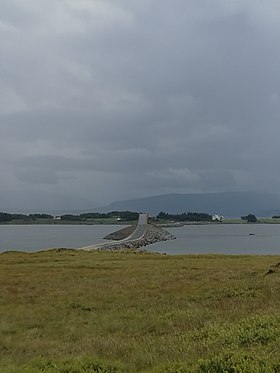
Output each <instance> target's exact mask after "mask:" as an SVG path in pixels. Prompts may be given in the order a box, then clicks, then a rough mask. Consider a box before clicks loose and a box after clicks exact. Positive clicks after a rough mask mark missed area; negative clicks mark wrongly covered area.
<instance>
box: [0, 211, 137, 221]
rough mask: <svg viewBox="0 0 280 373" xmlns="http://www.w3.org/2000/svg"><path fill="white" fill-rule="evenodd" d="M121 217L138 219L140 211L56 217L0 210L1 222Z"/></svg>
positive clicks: (130, 219) (127, 219)
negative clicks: (10, 212)
mask: <svg viewBox="0 0 280 373" xmlns="http://www.w3.org/2000/svg"><path fill="white" fill-rule="evenodd" d="M110 218H115V219H118V218H119V219H120V220H125V221H132V220H137V219H138V213H137V212H131V211H112V212H108V213H98V212H93V213H84V214H80V215H72V214H65V215H61V216H59V217H55V216H53V215H50V214H29V215H25V214H9V213H6V212H0V223H1V222H9V221H12V220H23V221H30V222H32V221H35V220H38V219H44V220H54V219H59V220H68V221H88V220H96V219H110Z"/></svg>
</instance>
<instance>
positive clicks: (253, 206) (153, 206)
mask: <svg viewBox="0 0 280 373" xmlns="http://www.w3.org/2000/svg"><path fill="white" fill-rule="evenodd" d="M114 210H117V211H121V210H130V211H142V212H148V213H150V214H158V213H159V212H160V211H166V212H169V213H173V214H176V213H183V212H185V211H199V212H201V211H203V212H207V213H209V214H220V215H224V216H228V217H240V216H241V215H244V214H245V215H246V214H248V213H249V212H250V213H252V214H256V215H257V216H271V215H273V214H280V195H278V194H271V193H265V192H224V193H193V194H165V195H159V196H152V197H146V198H139V199H132V200H126V201H118V202H113V203H111V204H110V205H108V206H106V207H104V208H103V209H102V211H114Z"/></svg>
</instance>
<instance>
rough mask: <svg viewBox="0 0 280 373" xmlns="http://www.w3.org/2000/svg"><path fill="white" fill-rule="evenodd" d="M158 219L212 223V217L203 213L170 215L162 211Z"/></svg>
mask: <svg viewBox="0 0 280 373" xmlns="http://www.w3.org/2000/svg"><path fill="white" fill-rule="evenodd" d="M157 219H161V220H173V221H211V220H212V215H209V214H206V213H203V212H187V213H186V212H184V213H182V214H168V213H166V212H163V211H161V212H160V213H159V214H158V215H157Z"/></svg>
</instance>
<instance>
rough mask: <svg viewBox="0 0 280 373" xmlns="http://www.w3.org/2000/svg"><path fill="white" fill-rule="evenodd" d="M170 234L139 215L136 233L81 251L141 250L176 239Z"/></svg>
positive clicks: (144, 216)
mask: <svg viewBox="0 0 280 373" xmlns="http://www.w3.org/2000/svg"><path fill="white" fill-rule="evenodd" d="M174 238H175V237H174V236H172V235H171V234H170V233H169V232H167V231H165V230H163V229H160V228H158V227H155V226H153V225H150V224H148V214H139V218H138V223H137V226H136V228H135V230H134V232H133V233H132V234H131V235H129V236H128V237H126V238H124V239H122V240H117V241H116V240H111V241H108V242H104V243H103V242H102V243H99V244H96V245H89V246H84V247H80V248H79V249H80V250H88V251H90V250H121V249H139V248H141V247H143V246H147V245H150V244H153V243H155V242H159V241H167V240H170V239H174Z"/></svg>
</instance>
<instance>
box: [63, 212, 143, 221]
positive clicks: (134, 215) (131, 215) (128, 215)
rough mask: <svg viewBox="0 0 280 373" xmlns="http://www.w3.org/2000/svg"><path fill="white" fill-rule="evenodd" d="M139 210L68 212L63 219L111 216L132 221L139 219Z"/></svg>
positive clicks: (104, 217) (76, 219)
mask: <svg viewBox="0 0 280 373" xmlns="http://www.w3.org/2000/svg"><path fill="white" fill-rule="evenodd" d="M138 216H139V214H138V212H132V211H112V212H108V213H99V212H89V213H84V214H80V215H71V214H66V215H62V216H61V217H60V218H61V220H70V221H73V220H74V221H87V220H96V219H97V220H98V219H110V218H115V219H117V218H119V219H120V220H126V221H132V220H137V219H138Z"/></svg>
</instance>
